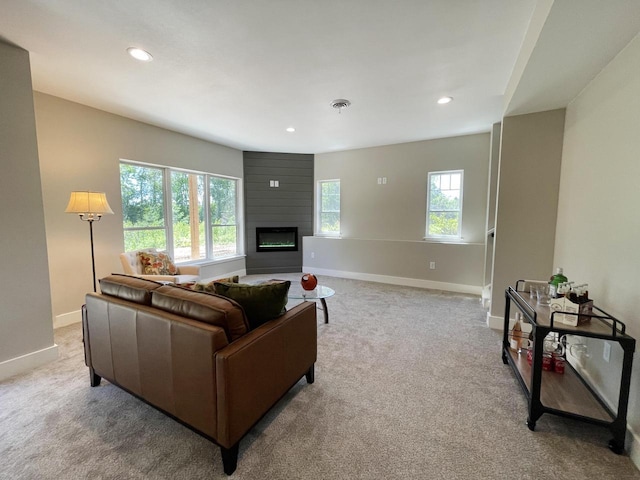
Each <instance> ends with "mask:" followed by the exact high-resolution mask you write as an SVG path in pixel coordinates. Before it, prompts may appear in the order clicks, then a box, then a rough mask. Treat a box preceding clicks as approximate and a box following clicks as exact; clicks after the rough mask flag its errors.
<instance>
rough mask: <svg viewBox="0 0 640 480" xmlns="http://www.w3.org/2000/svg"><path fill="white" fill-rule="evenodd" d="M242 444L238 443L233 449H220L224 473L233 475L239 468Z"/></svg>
mask: <svg viewBox="0 0 640 480" xmlns="http://www.w3.org/2000/svg"><path fill="white" fill-rule="evenodd" d="M239 446H240V442H238V443H236V444H235V445H234V446H233V447H231V448H224V447H220V453H221V454H222V466H223V467H224V473H226V474H227V475H231V474H232V473H233V472H235V471H236V467H237V466H238V447H239Z"/></svg>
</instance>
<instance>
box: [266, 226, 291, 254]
mask: <svg viewBox="0 0 640 480" xmlns="http://www.w3.org/2000/svg"><path fill="white" fill-rule="evenodd" d="M297 251H298V227H275V228H270V227H256V252H297Z"/></svg>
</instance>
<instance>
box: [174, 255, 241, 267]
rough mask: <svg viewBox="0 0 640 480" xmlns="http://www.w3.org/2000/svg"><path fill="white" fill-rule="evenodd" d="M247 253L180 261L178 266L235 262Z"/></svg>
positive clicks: (202, 265)
mask: <svg viewBox="0 0 640 480" xmlns="http://www.w3.org/2000/svg"><path fill="white" fill-rule="evenodd" d="M245 257H246V255H234V256H232V257H224V258H219V259H215V260H213V259H210V258H205V259H202V260H190V261H187V262H180V263H176V266H178V267H188V266H191V265H193V266H198V267H206V266H207V265H218V264H220V263H227V262H234V261H236V260H241V259H243V258H245Z"/></svg>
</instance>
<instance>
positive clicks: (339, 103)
mask: <svg viewBox="0 0 640 480" xmlns="http://www.w3.org/2000/svg"><path fill="white" fill-rule="evenodd" d="M349 105H351V102H350V101H349V100H345V99H344V98H338V99H337V100H334V101H333V102H331V106H332V107H333V108H337V109H338V113H342V109H343V108H347V107H348V106H349Z"/></svg>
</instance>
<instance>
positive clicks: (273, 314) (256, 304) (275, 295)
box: [215, 280, 291, 330]
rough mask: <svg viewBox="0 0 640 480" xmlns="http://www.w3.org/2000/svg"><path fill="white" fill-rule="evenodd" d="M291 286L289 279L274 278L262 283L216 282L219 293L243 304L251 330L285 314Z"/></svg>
mask: <svg viewBox="0 0 640 480" xmlns="http://www.w3.org/2000/svg"><path fill="white" fill-rule="evenodd" d="M290 286H291V282H290V281H289V280H283V281H276V280H273V281H270V282H269V283H264V284H260V285H248V284H245V283H230V282H216V283H215V289H216V293H217V294H218V295H222V296H224V297H227V298H231V299H232V300H235V301H236V302H238V303H239V304H240V305H242V308H243V309H244V311H245V313H246V314H247V318H248V319H249V327H250V329H251V330H253V329H254V328H256V327H259V326H260V325H262V324H263V323H265V322H267V321H269V320H273V319H274V318H278V317H279V316H281V315H283V314H284V312H285V307H286V305H287V294H288V293H289V287H290Z"/></svg>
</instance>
